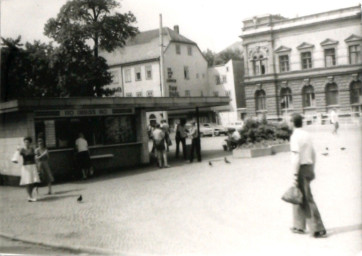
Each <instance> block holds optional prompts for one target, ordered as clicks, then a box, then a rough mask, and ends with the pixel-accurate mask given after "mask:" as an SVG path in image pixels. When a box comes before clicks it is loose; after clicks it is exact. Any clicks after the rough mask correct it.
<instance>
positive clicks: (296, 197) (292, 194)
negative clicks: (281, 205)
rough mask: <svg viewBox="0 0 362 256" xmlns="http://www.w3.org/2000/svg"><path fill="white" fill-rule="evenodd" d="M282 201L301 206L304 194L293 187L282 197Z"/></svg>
mask: <svg viewBox="0 0 362 256" xmlns="http://www.w3.org/2000/svg"><path fill="white" fill-rule="evenodd" d="M282 200H284V201H285V202H287V203H291V204H301V203H302V202H303V194H302V192H301V191H300V189H299V188H298V187H296V186H291V187H290V188H289V189H288V190H287V191H285V193H284V194H283V196H282Z"/></svg>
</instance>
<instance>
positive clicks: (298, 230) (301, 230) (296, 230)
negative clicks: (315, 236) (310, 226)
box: [290, 227, 306, 234]
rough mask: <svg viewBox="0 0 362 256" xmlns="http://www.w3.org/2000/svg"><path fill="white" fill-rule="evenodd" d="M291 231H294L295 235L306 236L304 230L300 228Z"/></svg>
mask: <svg viewBox="0 0 362 256" xmlns="http://www.w3.org/2000/svg"><path fill="white" fill-rule="evenodd" d="M290 231H292V233H295V234H306V232H305V230H304V229H300V228H294V227H293V228H290Z"/></svg>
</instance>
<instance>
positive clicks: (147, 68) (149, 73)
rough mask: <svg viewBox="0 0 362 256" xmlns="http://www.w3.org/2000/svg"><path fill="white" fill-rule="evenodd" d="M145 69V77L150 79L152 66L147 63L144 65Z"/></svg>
mask: <svg viewBox="0 0 362 256" xmlns="http://www.w3.org/2000/svg"><path fill="white" fill-rule="evenodd" d="M145 70H146V79H147V80H151V79H152V66H151V65H148V66H146V67H145Z"/></svg>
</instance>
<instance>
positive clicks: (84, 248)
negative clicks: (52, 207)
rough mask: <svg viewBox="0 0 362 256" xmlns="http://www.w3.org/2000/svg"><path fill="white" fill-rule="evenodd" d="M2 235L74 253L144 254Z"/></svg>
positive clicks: (1, 233) (2, 233)
mask: <svg viewBox="0 0 362 256" xmlns="http://www.w3.org/2000/svg"><path fill="white" fill-rule="evenodd" d="M0 237H4V238H7V239H10V240H14V241H20V242H24V243H28V244H34V245H40V246H44V247H51V248H56V249H60V250H67V251H71V252H74V253H80V254H81V253H89V254H97V255H132V256H133V255H134V256H135V255H142V254H135V253H122V252H119V251H115V250H108V249H102V248H97V247H90V246H69V245H65V244H61V243H54V242H39V241H37V240H35V239H28V238H22V237H19V236H16V235H10V234H6V233H4V232H0Z"/></svg>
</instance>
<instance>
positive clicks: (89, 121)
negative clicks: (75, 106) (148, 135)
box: [35, 115, 136, 148]
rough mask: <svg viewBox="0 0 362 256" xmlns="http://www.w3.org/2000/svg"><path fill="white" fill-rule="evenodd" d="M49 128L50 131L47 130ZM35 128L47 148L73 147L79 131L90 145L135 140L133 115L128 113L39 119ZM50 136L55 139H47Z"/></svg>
mask: <svg viewBox="0 0 362 256" xmlns="http://www.w3.org/2000/svg"><path fill="white" fill-rule="evenodd" d="M49 121H51V122H54V126H49V125H47V123H49ZM52 127H53V128H52ZM50 128H52V131H50V130H49V129H50ZM47 129H48V130H49V131H48V130H47ZM35 130H36V134H37V136H42V137H43V138H44V139H45V143H46V145H47V147H49V148H72V147H74V143H75V140H76V139H77V138H78V134H79V132H82V133H83V134H84V137H85V139H86V140H87V141H88V145H90V146H92V145H104V144H118V143H128V142H135V141H136V132H135V131H136V126H135V121H134V116H128V115H127V116H109V117H79V118H64V119H52V120H39V121H36V123H35ZM47 135H48V136H47ZM52 136H54V137H55V139H54V140H53V139H52V141H47V140H49V138H52ZM53 141H54V142H53Z"/></svg>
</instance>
